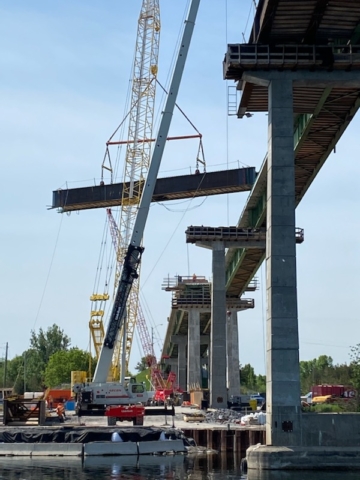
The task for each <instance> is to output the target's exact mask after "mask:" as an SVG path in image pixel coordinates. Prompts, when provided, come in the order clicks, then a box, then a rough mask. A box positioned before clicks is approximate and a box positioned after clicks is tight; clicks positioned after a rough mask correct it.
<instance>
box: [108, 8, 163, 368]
mask: <svg viewBox="0 0 360 480" xmlns="http://www.w3.org/2000/svg"><path fill="white" fill-rule="evenodd" d="M159 39H160V8H159V0H143V3H142V7H141V12H140V16H139V22H138V31H137V40H136V51H135V60H134V70H133V80H132V92H131V102H130V115H129V129H128V141H129V143H128V144H127V148H126V156H125V167H124V176H123V186H124V187H123V193H122V201H121V214H120V222H119V230H120V238H119V248H118V251H117V260H118V261H117V262H116V263H117V267H116V273H115V290H116V287H117V285H118V282H119V277H120V270H121V265H122V263H123V260H124V257H125V255H126V251H127V248H128V245H129V241H130V237H131V234H132V230H133V225H134V222H135V218H136V213H137V206H138V205H139V203H140V197H141V191H142V185H143V182H144V179H145V178H146V176H147V172H148V169H149V163H150V159H151V145H152V144H151V142H148V141H144V140H149V139H151V138H152V130H153V120H154V104H155V90H156V76H157V71H158V55H159ZM138 309H139V278H138V279H137V280H136V282H134V284H133V288H132V294H131V296H130V299H129V301H128V303H127V328H126V343H125V366H122V368H125V371H126V370H127V369H128V365H129V359H130V351H131V346H132V341H133V336H134V329H135V325H136V319H137V314H138ZM118 346H120V348H116V349H115V350H117V351H118V352H120V351H121V350H122V340H121V335H119V337H118ZM119 358H120V357H118V358H117V359H116V360H115V359H114V360H115V361H117V362H118V361H119Z"/></svg>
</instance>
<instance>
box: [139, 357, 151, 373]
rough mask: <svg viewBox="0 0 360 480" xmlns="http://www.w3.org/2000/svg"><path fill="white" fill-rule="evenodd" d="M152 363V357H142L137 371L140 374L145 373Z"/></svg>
mask: <svg viewBox="0 0 360 480" xmlns="http://www.w3.org/2000/svg"><path fill="white" fill-rule="evenodd" d="M151 363H152V356H151V355H148V356H146V357H141V360H140V362H138V363H137V364H136V366H135V370H137V371H138V372H143V371H144V370H147V369H148V368H149V367H150V365H151Z"/></svg>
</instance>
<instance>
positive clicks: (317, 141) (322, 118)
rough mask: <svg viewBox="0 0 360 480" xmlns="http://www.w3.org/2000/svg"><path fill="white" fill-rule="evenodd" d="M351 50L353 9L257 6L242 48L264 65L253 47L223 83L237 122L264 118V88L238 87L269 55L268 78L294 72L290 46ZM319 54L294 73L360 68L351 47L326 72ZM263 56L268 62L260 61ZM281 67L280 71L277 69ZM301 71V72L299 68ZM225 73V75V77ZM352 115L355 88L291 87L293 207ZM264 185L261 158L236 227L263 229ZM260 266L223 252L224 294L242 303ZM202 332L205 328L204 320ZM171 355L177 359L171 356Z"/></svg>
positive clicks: (356, 7)
mask: <svg viewBox="0 0 360 480" xmlns="http://www.w3.org/2000/svg"><path fill="white" fill-rule="evenodd" d="M358 43H360V2H355V1H353V0H308V1H306V2H301V1H297V2H294V1H293V0H259V4H258V8H257V12H256V16H255V19H254V24H253V27H252V29H251V35H250V39H249V42H248V46H249V45H251V44H262V45H265V48H263V50H262V55H263V58H262V59H261V61H260V64H261V63H262V65H260V64H259V63H255V62H254V52H259V51H261V50H259V49H258V47H255V48H253V50H252V56H253V58H251V55H250V59H249V58H248V59H247V63H246V62H245V61H243V58H242V59H241V60H242V62H238V65H237V68H234V65H232V67H231V68H232V71H231V72H229V76H230V78H233V79H234V80H236V81H238V90H241V91H242V97H241V101H240V106H239V111H238V116H239V118H242V117H243V116H244V115H245V114H246V113H247V112H249V113H253V112H267V111H268V92H267V87H266V86H259V85H255V84H253V83H250V82H246V81H243V80H242V78H241V75H242V73H243V72H246V71H247V72H251V71H255V72H256V71H258V70H259V69H261V68H263V69H269V68H268V67H269V65H265V62H268V63H270V52H274V53H275V54H274V55H273V56H272V58H271V61H272V64H273V65H272V66H273V68H274V69H275V70H276V69H279V67H280V69H284V68H286V67H285V63H287V64H288V65H287V66H288V67H290V66H291V68H292V69H294V68H295V69H296V68H297V67H299V65H298V64H299V57H297V58H296V55H295V58H294V51H295V53H296V44H298V46H299V47H300V46H301V45H322V46H326V47H328V46H329V45H335V46H336V45H339V44H341V45H352V46H354V45H356V44H358ZM279 44H280V45H291V44H292V49H293V50H291V49H289V50H288V51H287V54H289V53H292V58H290V56H289V55H287V56H284V54H283V52H285V50H284V49H283V50H282V51H281V52H280V51H279V50H278V51H276V49H275V50H274V48H273V46H274V45H279ZM294 46H295V48H294ZM326 47H325V48H316V49H315V48H314V49H313V50H312V52H314V51H315V56H314V55H313V56H312V57H311V59H310V61H309V59H308V60H307V61H305V59H304V58H301V62H300V63H302V66H301V68H302V69H304V68H307V69H309V70H314V69H318V70H326V69H330V70H331V69H347V71H351V69H353V68H354V67H355V68H359V67H358V61H359V59H358V53H359V49H358V47H357V48H355V51H354V54H355V57H353V58H350V57H349V56H348V57H347V58H345V57H344V56H343V54H344V53H345V56H346V55H349V51H350V49H349V50H348V52H346V50H343V51H342V52H341V51H339V52H337V51H336V50H333V49H332V52H333V53H334V54H335V56H334V62H335V63H334V62H332V64H331V62H330V65H329V64H328V65H326V64H324V60H325V63H326V58H325V57H326V56H325V57H324V56H323V57H322V58H320V57H321V55H320V54H319V53H316V52H320V51H321V50H322V51H323V52H324V51H326ZM300 50H301V48H300ZM304 50H305V49H304ZM304 50H303V53H304ZM327 50H328V49H327ZM244 51H245V49H244ZM250 51H251V50H250ZM297 51H299V48H298V50H297ZM264 52H265V53H264ZM307 54H309V52H307ZM265 55H268V59H267V60H266V61H265V58H264V56H265ZM336 55H337V57H336ZM351 55H352V53H351ZM276 57H277V58H276ZM354 59H355V62H354V61H353V60H354ZM285 60H286V61H285ZM330 60H332V58H331V59H330ZM296 62H297V63H298V64H297V65H296ZM351 62H352V63H351ZM281 63H283V65H280V64H281ZM306 63H307V65H305V64H306ZM309 63H311V65H309ZM224 72H225V74H226V70H224ZM230 74H231V75H232V76H231V75H230ZM359 107H360V88H359V86H358V85H351V86H350V85H349V84H347V85H345V84H344V85H339V84H338V85H336V86H333V85H326V84H320V83H318V85H316V86H315V85H312V86H310V85H309V84H308V85H304V84H303V85H299V84H297V85H294V153H295V183H296V205H298V204H299V203H300V201H301V200H302V198H303V197H304V195H305V193H306V191H307V189H308V188H309V186H310V185H311V184H312V182H313V181H314V179H315V177H316V175H317V174H318V172H319V171H320V169H321V167H322V166H323V164H324V163H325V161H326V159H327V158H328V157H329V155H330V153H331V152H332V151H333V149H334V147H335V145H336V144H337V142H338V141H339V139H340V138H341V136H342V134H343V133H344V131H345V130H346V128H347V126H348V125H349V123H350V122H351V120H352V119H353V117H354V116H355V114H356V112H357V111H358V109H359ZM266 180H267V158H266V157H265V159H264V162H263V165H262V167H261V169H260V172H259V174H258V176H257V178H256V181H255V184H254V186H253V188H252V191H251V192H250V195H249V197H248V199H247V202H246V205H245V208H244V210H243V212H242V213H241V215H240V218H239V221H238V227H241V228H261V227H266ZM263 259H264V250H263V249H256V248H252V249H244V248H240V249H235V248H230V249H229V250H228V252H227V255H226V267H227V273H226V279H227V284H226V286H227V295H228V296H229V297H236V296H239V295H242V294H243V293H244V292H245V291H246V290H247V285H249V282H251V280H252V279H253V277H254V275H255V274H256V271H257V270H258V268H259V267H260V265H261V263H262V261H263ZM185 315H186V313H185V312H181V313H180V311H177V312H175V311H172V313H171V316H170V321H169V327H168V332H167V334H166V338H165V342H164V349H163V353H166V352H167V351H170V350H171V349H172V346H171V344H170V336H171V331H172V330H173V329H176V328H180V330H179V332H180V333H182V332H183V333H184V334H186V333H187V331H186V326H187V324H185V323H184V325H182V326H181V323H182V318H183V317H184V316H185ZM202 325H203V326H205V320H203V324H202ZM179 326H180V327H179ZM207 328H208V327H207ZM181 329H183V330H181ZM169 332H170V333H169ZM172 353H173V355H176V352H175V350H173V351H172Z"/></svg>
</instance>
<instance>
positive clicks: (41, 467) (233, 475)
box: [0, 455, 360, 480]
mask: <svg viewBox="0 0 360 480" xmlns="http://www.w3.org/2000/svg"><path fill="white" fill-rule="evenodd" d="M305 477H306V480H358V479H359V478H360V476H359V473H357V472H339V473H334V472H304V471H303V472H260V473H259V472H253V471H251V472H248V475H247V477H245V476H244V475H242V474H241V469H240V462H239V461H238V459H237V458H234V457H232V456H231V457H229V456H224V455H196V456H190V455H188V456H183V455H176V456H142V457H139V458H136V457H134V456H132V457H124V456H123V457H97V458H96V457H90V458H86V459H85V460H84V461H82V460H80V459H75V458H59V459H50V458H45V457H43V458H33V459H29V458H21V457H17V458H15V457H13V458H5V457H0V479H1V480H3V479H6V480H105V479H106V480H107V479H111V480H162V479H164V480H165V479H167V480H205V479H206V480H207V479H209V480H235V479H243V480H246V479H247V480H304V478H305Z"/></svg>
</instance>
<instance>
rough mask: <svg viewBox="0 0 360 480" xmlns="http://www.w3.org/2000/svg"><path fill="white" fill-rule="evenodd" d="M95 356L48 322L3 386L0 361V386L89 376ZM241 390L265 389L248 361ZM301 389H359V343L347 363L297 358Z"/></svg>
mask: <svg viewBox="0 0 360 480" xmlns="http://www.w3.org/2000/svg"><path fill="white" fill-rule="evenodd" d="M95 366H96V359H95V358H92V357H91V355H90V353H89V352H86V351H84V350H81V349H79V348H77V347H71V339H70V337H68V336H67V335H66V334H65V333H64V330H62V329H60V327H59V326H57V325H55V324H54V325H52V326H51V327H49V328H48V329H47V330H46V331H44V330H43V329H42V328H40V329H39V331H38V332H37V333H36V332H35V331H31V335H30V348H29V349H27V350H25V351H24V352H23V353H22V354H21V355H17V356H15V357H14V358H13V359H11V360H9V361H8V363H7V374H6V385H3V378H4V362H2V363H0V386H3V387H11V388H13V389H14V391H15V393H18V394H22V393H24V391H32V392H37V391H42V390H44V389H45V388H46V387H57V386H60V385H62V384H70V381H71V372H72V371H73V370H83V371H87V372H89V373H90V375H91V376H92V375H93V373H94V370H95ZM148 366H149V359H147V358H146V357H143V358H142V359H141V361H140V362H139V363H138V364H137V365H136V367H135V368H136V370H138V371H139V372H141V371H143V370H144V369H146V368H148ZM239 375H240V385H241V390H242V393H244V394H246V393H254V392H266V376H265V375H259V374H256V373H255V370H254V368H253V367H252V366H251V365H250V364H246V365H244V366H242V365H239ZM300 381H301V392H302V394H306V393H307V392H309V391H310V390H311V387H312V385H320V384H342V385H349V386H350V385H351V386H353V387H354V388H355V390H357V391H360V344H358V345H355V346H354V347H351V349H350V363H349V364H346V363H344V364H336V365H335V364H334V362H333V359H332V358H331V357H330V356H328V355H320V356H319V357H318V358H314V359H313V360H306V361H300Z"/></svg>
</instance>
